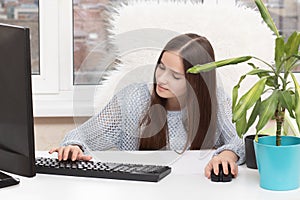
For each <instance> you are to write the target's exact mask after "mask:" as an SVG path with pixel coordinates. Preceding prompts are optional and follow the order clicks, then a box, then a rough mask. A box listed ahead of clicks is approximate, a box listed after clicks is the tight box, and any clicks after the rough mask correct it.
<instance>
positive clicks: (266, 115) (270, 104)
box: [256, 90, 278, 132]
mask: <svg viewBox="0 0 300 200" xmlns="http://www.w3.org/2000/svg"><path fill="white" fill-rule="evenodd" d="M277 104H278V91H277V90H274V91H273V93H272V94H271V96H269V97H268V98H267V99H266V100H264V101H262V102H261V105H260V112H259V121H258V123H257V125H256V132H259V131H260V130H261V129H262V128H263V127H264V126H265V125H266V124H267V123H268V121H269V120H270V119H271V118H272V116H274V113H275V111H276V109H277Z"/></svg>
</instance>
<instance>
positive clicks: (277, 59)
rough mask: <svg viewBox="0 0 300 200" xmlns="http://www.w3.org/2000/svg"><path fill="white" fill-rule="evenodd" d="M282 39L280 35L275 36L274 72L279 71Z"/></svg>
mask: <svg viewBox="0 0 300 200" xmlns="http://www.w3.org/2000/svg"><path fill="white" fill-rule="evenodd" d="M284 48H285V47H284V39H283V37H282V36H279V37H277V38H276V46H275V64H276V72H277V73H279V72H281V68H282V67H281V62H282V60H283V56H284Z"/></svg>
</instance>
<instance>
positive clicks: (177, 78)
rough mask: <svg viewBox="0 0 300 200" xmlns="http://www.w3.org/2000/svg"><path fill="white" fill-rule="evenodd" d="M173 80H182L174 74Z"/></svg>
mask: <svg viewBox="0 0 300 200" xmlns="http://www.w3.org/2000/svg"><path fill="white" fill-rule="evenodd" d="M173 78H174V79H176V80H179V79H181V78H180V77H176V76H175V75H174V74H173Z"/></svg>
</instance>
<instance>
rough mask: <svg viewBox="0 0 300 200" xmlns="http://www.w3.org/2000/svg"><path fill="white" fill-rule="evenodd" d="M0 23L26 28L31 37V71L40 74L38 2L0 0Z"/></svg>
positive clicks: (33, 0)
mask: <svg viewBox="0 0 300 200" xmlns="http://www.w3.org/2000/svg"><path fill="white" fill-rule="evenodd" d="M0 23H5V24H13V25H19V26H26V27H29V28H30V37H31V62H32V64H31V67H32V69H31V71H32V74H33V75H39V74H40V62H39V60H40V59H39V2H38V0H31V1H29V0H0Z"/></svg>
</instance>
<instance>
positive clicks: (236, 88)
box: [231, 75, 246, 110]
mask: <svg viewBox="0 0 300 200" xmlns="http://www.w3.org/2000/svg"><path fill="white" fill-rule="evenodd" d="M245 77H246V75H243V76H241V78H240V80H239V82H238V84H237V85H236V86H234V87H233V89H232V108H231V109H232V110H234V108H235V105H236V101H237V98H238V89H239V88H240V84H241V83H242V81H243V80H244V79H245Z"/></svg>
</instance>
